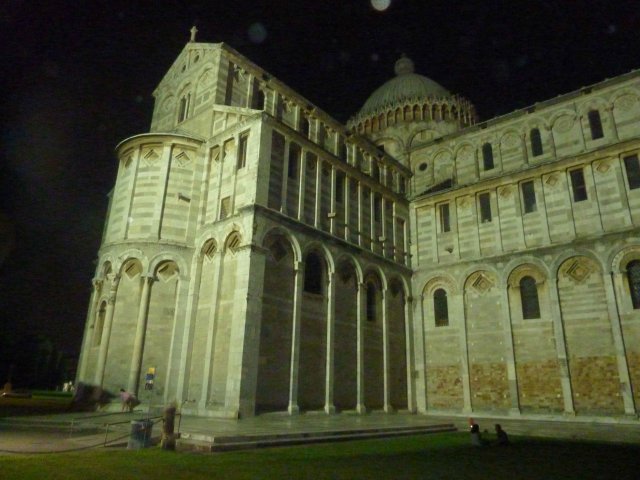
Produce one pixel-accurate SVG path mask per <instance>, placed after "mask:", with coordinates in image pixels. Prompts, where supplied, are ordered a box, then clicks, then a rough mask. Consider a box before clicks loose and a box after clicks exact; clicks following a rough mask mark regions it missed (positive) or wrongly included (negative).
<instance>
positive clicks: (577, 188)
mask: <svg viewBox="0 0 640 480" xmlns="http://www.w3.org/2000/svg"><path fill="white" fill-rule="evenodd" d="M569 175H570V177H571V188H572V190H573V201H574V202H582V201H583V200H586V199H587V186H586V184H585V183H584V173H583V172H582V169H581V168H579V169H577V170H571V171H570V172H569Z"/></svg>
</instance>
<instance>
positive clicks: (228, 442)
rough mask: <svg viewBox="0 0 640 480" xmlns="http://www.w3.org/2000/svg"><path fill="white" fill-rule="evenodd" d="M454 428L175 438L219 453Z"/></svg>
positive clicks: (180, 444)
mask: <svg viewBox="0 0 640 480" xmlns="http://www.w3.org/2000/svg"><path fill="white" fill-rule="evenodd" d="M456 430H457V429H456V427H455V426H454V425H453V424H450V423H446V424H437V425H425V426H404V427H378V428H367V429H349V430H328V431H308V432H282V433H274V434H260V435H252V434H246V435H209V434H203V433H189V432H182V433H181V435H180V438H179V439H178V441H177V448H178V449H179V450H193V451H199V452H219V451H231V450H245V449H252V448H261V447H276V446H290V445H303V444H310V443H323V442H338V441H349V440H364V439H371V438H386V437H397V436H405V435H423V434H430V433H439V432H454V431H456Z"/></svg>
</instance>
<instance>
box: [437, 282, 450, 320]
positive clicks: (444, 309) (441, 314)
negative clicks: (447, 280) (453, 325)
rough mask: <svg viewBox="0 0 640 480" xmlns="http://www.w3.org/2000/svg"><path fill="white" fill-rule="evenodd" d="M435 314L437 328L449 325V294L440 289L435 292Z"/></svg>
mask: <svg viewBox="0 0 640 480" xmlns="http://www.w3.org/2000/svg"><path fill="white" fill-rule="evenodd" d="M433 314H434V317H435V321H436V327H446V326H448V325H449V305H448V304H447V292H445V291H444V290H443V289H442V288H439V289H438V290H436V291H435V292H433Z"/></svg>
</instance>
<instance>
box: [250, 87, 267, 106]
mask: <svg viewBox="0 0 640 480" xmlns="http://www.w3.org/2000/svg"><path fill="white" fill-rule="evenodd" d="M251 108H253V109H255V110H264V91H263V90H261V89H260V87H258V85H257V84H256V85H255V86H254V89H253V98H252V99H251Z"/></svg>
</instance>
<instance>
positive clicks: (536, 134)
mask: <svg viewBox="0 0 640 480" xmlns="http://www.w3.org/2000/svg"><path fill="white" fill-rule="evenodd" d="M529 139H530V140H531V154H532V155H533V156H534V157H537V156H538V155H542V138H541V137H540V130H538V129H537V128H532V129H531V132H529Z"/></svg>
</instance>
